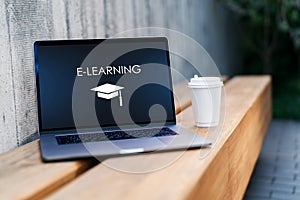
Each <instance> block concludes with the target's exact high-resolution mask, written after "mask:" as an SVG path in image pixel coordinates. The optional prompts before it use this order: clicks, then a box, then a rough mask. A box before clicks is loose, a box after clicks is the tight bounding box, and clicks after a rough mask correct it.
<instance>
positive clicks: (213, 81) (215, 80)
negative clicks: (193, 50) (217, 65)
mask: <svg viewBox="0 0 300 200" xmlns="http://www.w3.org/2000/svg"><path fill="white" fill-rule="evenodd" d="M188 86H189V87H190V88H212V87H220V86H223V82H222V81H221V78H220V77H198V75H194V77H193V78H191V81H190V82H189V84H188Z"/></svg>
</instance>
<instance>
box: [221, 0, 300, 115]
mask: <svg viewBox="0 0 300 200" xmlns="http://www.w3.org/2000/svg"><path fill="white" fill-rule="evenodd" d="M224 1H225V2H226V4H227V5H228V7H229V8H230V9H231V10H232V11H234V12H235V13H236V14H237V15H238V16H239V18H240V22H241V23H240V24H241V30H242V35H243V39H244V40H243V47H244V48H243V50H244V58H243V71H244V73H245V74H249V73H251V74H261V73H263V74H271V75H272V76H273V112H274V117H276V118H293V119H300V62H299V60H300V0H224Z"/></svg>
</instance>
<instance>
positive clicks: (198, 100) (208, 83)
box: [188, 75, 223, 127]
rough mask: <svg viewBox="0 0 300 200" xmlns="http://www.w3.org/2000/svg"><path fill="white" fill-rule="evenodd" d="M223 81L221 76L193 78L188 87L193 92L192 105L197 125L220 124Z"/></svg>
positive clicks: (209, 125) (210, 125)
mask: <svg viewBox="0 0 300 200" xmlns="http://www.w3.org/2000/svg"><path fill="white" fill-rule="evenodd" d="M222 86H223V82H222V81H221V78H219V77H198V76H197V75H195V76H194V78H191V81H190V82H189V83H188V87H189V88H190V89H191V93H192V107H193V113H194V119H195V122H196V126H198V127H212V126H217V125H218V124H219V119H220V109H221V108H220V106H221V89H222Z"/></svg>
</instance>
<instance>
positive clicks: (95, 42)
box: [34, 37, 176, 133]
mask: <svg viewBox="0 0 300 200" xmlns="http://www.w3.org/2000/svg"><path fill="white" fill-rule="evenodd" d="M104 41H105V43H107V42H108V43H111V44H113V43H118V44H120V43H134V42H137V43H143V42H144V43H145V42H162V43H164V44H165V51H166V54H167V55H166V56H167V64H168V67H169V70H168V71H169V83H170V86H169V87H170V95H171V101H172V102H171V103H172V105H171V107H172V113H171V114H172V118H173V119H171V120H167V121H166V122H165V123H166V124H170V125H172V124H176V112H175V103H174V95H173V84H172V76H171V66H170V53H169V45H168V39H167V38H166V37H140V38H109V39H82V40H43V41H36V42H34V63H35V77H36V88H37V89H36V95H37V107H38V124H39V132H40V133H43V132H47V133H48V132H49V131H50V132H52V131H55V132H57V131H68V130H76V129H77V128H76V127H63V128H51V129H44V128H43V126H42V113H41V102H40V98H41V96H40V86H39V85H40V84H39V83H40V82H39V81H40V77H39V64H38V47H40V46H60V45H64V46H65V45H81V44H82V45H98V44H100V43H102V42H104ZM144 124H147V123H142V122H141V123H138V125H141V126H143V125H144ZM154 126H155V125H154ZM97 127H98V126H96V127H85V128H81V129H93V128H97ZM120 127H123V125H122V126H116V125H109V126H103V127H102V126H101V128H105V129H112V128H120ZM124 127H128V124H127V125H126V124H125V125H124Z"/></svg>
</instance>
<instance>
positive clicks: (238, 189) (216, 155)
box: [48, 76, 271, 199]
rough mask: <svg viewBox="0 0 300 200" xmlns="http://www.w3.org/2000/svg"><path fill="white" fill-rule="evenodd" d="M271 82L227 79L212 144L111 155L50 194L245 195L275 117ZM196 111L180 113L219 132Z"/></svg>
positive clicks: (58, 196) (185, 121) (205, 131)
mask: <svg viewBox="0 0 300 200" xmlns="http://www.w3.org/2000/svg"><path fill="white" fill-rule="evenodd" d="M270 84H271V80H270V77H268V76H262V77H243V78H242V77H236V78H234V79H232V80H231V81H229V82H228V84H227V85H226V86H225V91H226V104H225V110H226V117H225V121H224V124H223V127H222V131H221V132H220V133H217V135H218V137H215V136H213V137H212V138H216V140H215V141H214V144H213V145H212V147H211V148H206V149H201V150H199V149H198V150H197V149H196V150H189V151H185V152H183V154H182V152H181V154H180V153H178V152H168V153H161V154H150V155H147V154H145V155H144V154H142V155H138V156H129V157H122V158H112V159H108V160H106V161H104V162H103V163H101V164H99V165H97V166H95V167H93V168H92V169H91V170H89V171H87V172H86V173H84V174H83V175H82V176H80V177H78V178H76V179H75V180H74V181H72V182H71V183H69V184H67V185H65V186H63V187H61V188H60V189H59V190H57V191H56V192H54V193H52V194H51V195H50V196H48V198H49V199H64V198H68V197H71V196H72V198H73V199H83V198H84V199H99V198H104V199H241V198H242V196H243V194H244V191H245V189H246V186H247V184H248V181H249V178H250V176H251V173H252V171H253V167H254V164H255V162H256V159H257V157H258V154H259V151H260V148H261V145H262V142H263V139H264V136H265V133H266V130H267V127H268V124H269V122H270V119H271V85H270ZM191 111H192V110H191V108H188V109H186V110H184V111H183V112H182V113H181V114H180V115H182V117H181V118H182V119H183V120H182V121H181V122H180V123H181V124H182V125H183V126H185V127H186V128H188V129H190V130H192V131H195V132H197V133H199V134H201V135H204V136H207V137H210V135H209V134H216V133H213V132H210V131H209V130H208V129H199V128H195V127H194V123H193V121H192V112H191ZM170 157H171V158H172V159H171V160H168V159H169V158H170ZM166 159H167V161H168V162H169V164H168V163H166V162H165V161H166ZM149 169H154V170H149ZM133 170H136V173H133V172H134V171H133ZM143 170H144V171H143ZM147 170H148V171H147Z"/></svg>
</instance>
